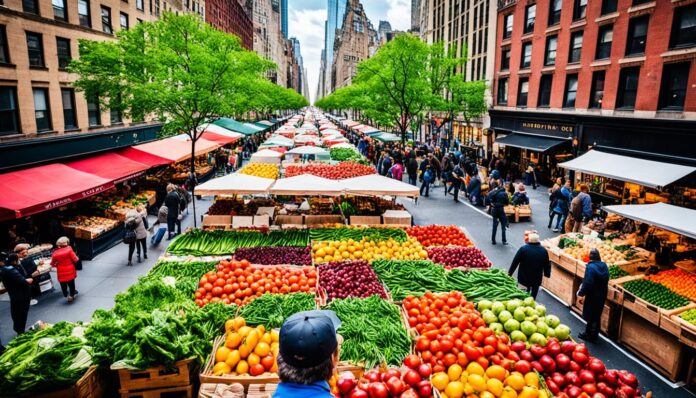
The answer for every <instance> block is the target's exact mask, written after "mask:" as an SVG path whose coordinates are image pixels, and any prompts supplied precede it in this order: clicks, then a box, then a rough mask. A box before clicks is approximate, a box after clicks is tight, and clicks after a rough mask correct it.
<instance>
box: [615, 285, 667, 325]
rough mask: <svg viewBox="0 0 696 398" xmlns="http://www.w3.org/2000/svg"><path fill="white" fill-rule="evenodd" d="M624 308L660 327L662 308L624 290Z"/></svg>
mask: <svg viewBox="0 0 696 398" xmlns="http://www.w3.org/2000/svg"><path fill="white" fill-rule="evenodd" d="M623 297H624V301H623V307H624V309H625V310H629V311H631V312H633V313H635V314H636V315H638V316H640V317H641V318H643V319H645V320H646V321H648V322H650V323H652V324H653V325H655V326H660V316H661V314H660V307H658V306H656V305H652V304H650V303H648V302H647V301H645V300H643V299H642V298H640V297H637V296H635V295H634V294H632V293H629V292H627V291H626V290H624V292H623Z"/></svg>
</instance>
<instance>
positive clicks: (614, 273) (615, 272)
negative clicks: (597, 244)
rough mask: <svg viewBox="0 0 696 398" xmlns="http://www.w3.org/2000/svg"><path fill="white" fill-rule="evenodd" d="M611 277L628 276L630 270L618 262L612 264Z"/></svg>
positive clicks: (610, 267)
mask: <svg viewBox="0 0 696 398" xmlns="http://www.w3.org/2000/svg"><path fill="white" fill-rule="evenodd" d="M608 268H609V279H618V278H623V277H624V276H628V275H629V274H628V272H627V271H626V270H624V269H623V268H621V267H619V266H618V265H616V264H611V265H610V266H609V267H608Z"/></svg>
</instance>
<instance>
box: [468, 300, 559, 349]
mask: <svg viewBox="0 0 696 398" xmlns="http://www.w3.org/2000/svg"><path fill="white" fill-rule="evenodd" d="M477 308H478V310H479V311H480V312H481V317H482V318H483V320H484V321H485V322H486V325H488V327H490V328H491V329H493V330H494V331H495V332H496V333H500V332H502V331H505V333H507V334H508V335H509V336H510V339H511V340H512V341H523V342H525V341H529V342H530V343H532V344H539V345H542V346H545V345H546V342H547V339H548V338H553V337H555V338H557V339H558V340H561V341H563V340H568V339H569V338H570V328H569V327H568V326H566V325H563V324H561V321H560V319H558V317H557V316H555V315H546V307H544V306H543V305H538V304H537V303H536V302H535V301H534V299H533V298H531V297H527V298H526V299H524V300H517V299H515V300H509V301H489V300H481V301H479V302H478V304H477Z"/></svg>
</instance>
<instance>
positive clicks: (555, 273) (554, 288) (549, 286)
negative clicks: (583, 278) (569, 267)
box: [541, 263, 578, 305]
mask: <svg viewBox="0 0 696 398" xmlns="http://www.w3.org/2000/svg"><path fill="white" fill-rule="evenodd" d="M541 286H543V287H544V288H545V289H546V290H548V291H549V292H551V293H553V294H554V295H555V296H556V297H558V298H559V299H560V300H561V301H562V302H564V303H565V304H566V305H572V304H573V300H574V298H575V292H576V291H577V287H578V284H577V283H576V281H575V275H573V274H572V273H570V272H568V271H566V270H565V269H564V268H561V267H560V266H559V265H558V264H556V263H551V277H550V278H544V279H543V280H542V282H541Z"/></svg>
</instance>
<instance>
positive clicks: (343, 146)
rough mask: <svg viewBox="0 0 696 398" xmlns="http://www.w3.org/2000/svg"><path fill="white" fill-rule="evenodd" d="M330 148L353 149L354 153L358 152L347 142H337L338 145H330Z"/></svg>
mask: <svg viewBox="0 0 696 398" xmlns="http://www.w3.org/2000/svg"><path fill="white" fill-rule="evenodd" d="M331 148H350V149H354V150H355V151H356V152H357V151H358V150H357V149H356V148H355V146H354V145H352V144H349V143H347V142H339V143H338V144H333V145H331Z"/></svg>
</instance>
